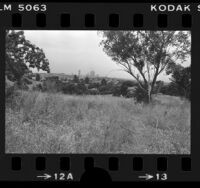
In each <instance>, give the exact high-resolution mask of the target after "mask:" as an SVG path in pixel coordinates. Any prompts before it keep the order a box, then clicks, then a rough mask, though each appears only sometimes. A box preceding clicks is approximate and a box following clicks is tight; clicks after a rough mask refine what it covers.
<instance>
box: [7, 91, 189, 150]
mask: <svg viewBox="0 0 200 188" xmlns="http://www.w3.org/2000/svg"><path fill="white" fill-rule="evenodd" d="M157 100H159V101H160V102H157V104H151V105H142V104H135V103H134V101H133V100H132V99H125V98H119V97H112V96H68V95H62V94H49V93H40V92H25V91H21V92H20V93H19V94H18V96H17V97H15V98H14V100H12V102H9V103H7V104H6V153H129V154H189V153H190V103H189V102H187V101H182V100H180V99H179V98H177V97H176V98H175V97H167V96H160V98H159V97H158V99H157Z"/></svg>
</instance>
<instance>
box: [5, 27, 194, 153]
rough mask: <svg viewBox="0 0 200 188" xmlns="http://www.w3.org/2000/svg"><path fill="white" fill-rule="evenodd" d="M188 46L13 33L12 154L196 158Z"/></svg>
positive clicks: (139, 38)
mask: <svg viewBox="0 0 200 188" xmlns="http://www.w3.org/2000/svg"><path fill="white" fill-rule="evenodd" d="M191 37H192V35H191V31H187V30H183V31H179V30H174V31H173V30H6V31H5V153H6V154H8V153H19V154H21V153H25V154H190V153H191V134H190V133H191Z"/></svg>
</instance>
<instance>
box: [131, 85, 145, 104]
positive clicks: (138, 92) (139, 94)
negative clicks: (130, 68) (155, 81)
mask: <svg viewBox="0 0 200 188" xmlns="http://www.w3.org/2000/svg"><path fill="white" fill-rule="evenodd" d="M132 96H133V98H134V99H135V100H136V101H137V102H138V103H141V102H144V103H147V102H148V93H147V92H146V91H144V90H143V89H142V88H141V87H139V86H137V87H136V89H135V91H134V92H133V94H132Z"/></svg>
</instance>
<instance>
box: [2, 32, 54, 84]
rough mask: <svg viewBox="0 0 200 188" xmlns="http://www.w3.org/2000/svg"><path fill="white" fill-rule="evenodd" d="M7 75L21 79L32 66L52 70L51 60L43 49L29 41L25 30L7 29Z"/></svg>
mask: <svg viewBox="0 0 200 188" xmlns="http://www.w3.org/2000/svg"><path fill="white" fill-rule="evenodd" d="M5 56H6V75H7V76H8V78H9V79H10V80H13V81H18V82H19V81H20V80H21V79H22V78H23V76H24V75H25V74H26V73H29V72H31V69H32V68H36V69H37V70H38V71H39V70H43V71H47V72H50V69H49V61H48V59H47V58H46V56H45V54H44V52H43V50H42V49H40V48H39V47H37V46H36V45H34V44H32V43H31V42H30V41H28V40H27V39H26V38H25V36H24V32H23V31H13V30H11V31H10V30H7V31H6V54H5Z"/></svg>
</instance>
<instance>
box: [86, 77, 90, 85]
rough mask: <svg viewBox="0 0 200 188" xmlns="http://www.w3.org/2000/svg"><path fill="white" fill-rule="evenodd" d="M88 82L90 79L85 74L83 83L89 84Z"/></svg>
mask: <svg viewBox="0 0 200 188" xmlns="http://www.w3.org/2000/svg"><path fill="white" fill-rule="evenodd" d="M89 82H90V79H89V78H88V77H87V76H86V77H85V83H86V84H89Z"/></svg>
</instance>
